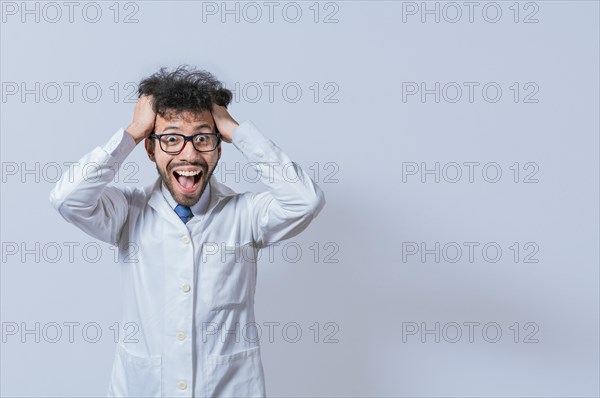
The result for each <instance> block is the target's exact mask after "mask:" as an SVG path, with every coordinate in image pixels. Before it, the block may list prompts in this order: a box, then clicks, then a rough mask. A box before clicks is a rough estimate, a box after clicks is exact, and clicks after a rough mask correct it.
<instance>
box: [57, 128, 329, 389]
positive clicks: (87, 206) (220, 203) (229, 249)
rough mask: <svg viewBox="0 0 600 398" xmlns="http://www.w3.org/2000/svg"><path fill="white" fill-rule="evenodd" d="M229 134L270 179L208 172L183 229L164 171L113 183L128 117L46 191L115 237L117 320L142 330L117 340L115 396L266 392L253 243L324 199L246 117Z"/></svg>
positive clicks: (104, 237) (74, 218) (283, 235)
mask: <svg viewBox="0 0 600 398" xmlns="http://www.w3.org/2000/svg"><path fill="white" fill-rule="evenodd" d="M127 139H129V141H127ZM232 141H233V144H234V146H235V147H236V148H237V149H238V150H240V151H241V152H242V153H243V154H244V155H245V157H246V158H247V160H248V161H249V162H252V163H253V164H255V167H256V170H257V172H259V173H260V175H261V181H262V182H263V183H264V184H265V185H266V186H267V188H268V190H267V191H265V192H261V193H252V192H246V193H241V194H238V193H235V192H234V191H233V190H231V189H230V188H228V187H227V186H225V185H223V184H221V183H219V182H218V181H217V180H216V178H215V177H214V175H213V176H212V177H211V179H210V184H211V189H210V202H209V206H208V210H207V212H206V214H205V215H204V217H203V218H202V221H201V222H198V223H195V224H193V226H191V227H190V228H189V230H188V227H187V226H186V225H185V224H183V223H182V222H181V220H180V219H179V218H178V216H177V214H176V213H175V212H174V211H173V209H172V208H171V207H170V206H169V204H168V202H167V200H166V199H165V197H164V196H163V195H162V193H161V189H160V187H161V180H160V178H159V179H157V180H156V182H155V183H154V184H153V185H152V186H149V187H147V188H145V189H139V188H131V187H127V188H125V189H121V188H117V187H114V186H109V185H108V184H109V183H110V182H111V181H112V179H113V177H114V173H115V171H116V169H117V168H118V167H119V166H120V165H121V164H122V161H123V160H124V159H125V158H126V156H127V155H128V154H129V153H130V152H131V150H132V149H133V146H134V144H131V142H132V140H131V137H130V136H128V135H127V134H126V133H123V129H119V131H118V132H117V134H115V136H114V137H113V138H112V139H111V140H110V141H109V143H107V145H105V146H104V147H97V148H95V149H94V150H93V151H92V152H90V153H88V154H87V155H85V156H84V157H83V158H82V159H81V160H80V161H79V163H78V165H77V166H76V167H73V168H71V169H70V170H69V172H68V173H65V175H63V176H62V178H61V180H60V181H59V182H58V183H57V184H56V186H55V187H54V189H53V190H52V192H51V194H50V201H51V203H52V205H53V206H54V207H55V208H56V209H57V210H58V211H59V212H60V214H61V215H62V216H63V217H64V218H65V219H66V220H68V221H69V222H71V223H73V224H74V225H76V226H77V227H79V228H80V229H82V230H83V231H84V232H86V233H87V234H89V235H91V236H93V237H95V238H97V239H100V240H101V241H104V242H108V243H111V244H116V245H118V247H119V258H120V262H119V268H120V271H121V297H122V300H123V304H122V305H123V307H122V310H123V318H122V324H121V325H120V326H121V330H123V328H124V327H125V325H128V326H127V328H128V329H127V331H128V332H130V333H131V335H130V337H131V339H130V340H137V342H125V341H120V342H119V343H118V344H117V347H116V353H115V358H114V362H113V368H112V375H111V381H110V386H109V388H108V396H110V397H112V396H119V397H121V396H129V397H192V396H196V397H200V396H207V397H212V396H244V397H250V396H266V388H265V382H264V375H263V367H262V361H261V355H260V344H259V339H257V338H256V335H255V334H254V333H253V332H255V331H256V328H255V327H253V326H252V325H253V322H255V317H254V292H255V285H256V275H257V267H256V261H255V259H256V258H257V252H258V250H259V249H260V248H263V247H265V246H267V245H269V244H271V243H275V242H278V241H281V240H283V239H288V238H291V237H293V236H295V235H297V234H298V233H300V232H301V231H303V230H304V229H305V228H306V227H307V226H308V224H309V223H310V222H311V220H312V219H313V218H314V217H316V216H317V214H318V213H319V212H320V211H321V209H322V208H323V206H324V204H325V199H324V195H323V192H322V191H321V189H320V188H319V187H318V186H317V185H316V184H315V183H314V182H313V181H312V180H311V179H310V177H309V176H308V175H307V174H306V173H305V172H304V171H303V170H302V169H301V168H300V167H299V166H298V165H297V164H295V163H293V162H292V161H291V160H290V159H289V158H288V157H287V155H285V154H284V153H283V152H282V151H281V149H280V148H279V147H277V146H276V145H275V144H274V143H273V142H272V141H270V140H269V139H268V138H266V137H265V136H264V135H263V134H262V133H261V132H260V131H259V130H258V129H257V128H256V126H254V124H252V122H250V121H246V122H244V123H242V124H241V125H240V126H239V127H238V128H237V129H236V131H235V133H234V135H233V140H232ZM224 145H226V144H224ZM97 173H99V174H97ZM284 173H285V175H284ZM85 176H91V178H86V177H85ZM97 176H99V178H94V177H97ZM129 322H132V323H131V324H128V323H129Z"/></svg>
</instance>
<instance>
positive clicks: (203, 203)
mask: <svg viewBox="0 0 600 398" xmlns="http://www.w3.org/2000/svg"><path fill="white" fill-rule="evenodd" d="M161 191H162V194H163V196H164V197H165V199H166V200H167V202H169V205H170V206H171V208H172V209H173V211H175V207H177V202H176V201H175V199H173V196H172V195H171V192H169V189H168V188H167V186H166V185H165V182H164V181H162V182H161ZM209 203H210V181H209V183H208V184H206V188H204V192H202V195H201V196H200V200H198V202H196V204H195V205H193V206H192V207H190V209H191V210H192V213H193V214H194V217H201V216H203V215H204V214H205V213H206V210H208V205H209Z"/></svg>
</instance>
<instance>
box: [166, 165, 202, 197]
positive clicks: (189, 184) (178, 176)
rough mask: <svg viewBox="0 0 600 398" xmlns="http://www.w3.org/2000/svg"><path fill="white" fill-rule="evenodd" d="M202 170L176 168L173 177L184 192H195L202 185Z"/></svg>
mask: <svg viewBox="0 0 600 398" xmlns="http://www.w3.org/2000/svg"><path fill="white" fill-rule="evenodd" d="M202 174H203V172H202V170H175V171H173V177H175V181H177V184H179V188H180V189H181V191H183V192H184V193H193V192H195V191H196V189H198V186H199V185H200V179H201V178H202Z"/></svg>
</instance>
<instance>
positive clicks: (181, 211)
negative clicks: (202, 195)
mask: <svg viewBox="0 0 600 398" xmlns="http://www.w3.org/2000/svg"><path fill="white" fill-rule="evenodd" d="M175 213H177V215H178V216H179V218H181V221H183V223H184V224H187V222H188V221H190V220H191V218H192V217H194V215H193V214H192V210H191V209H190V208H189V207H187V206H183V205H177V206H175Z"/></svg>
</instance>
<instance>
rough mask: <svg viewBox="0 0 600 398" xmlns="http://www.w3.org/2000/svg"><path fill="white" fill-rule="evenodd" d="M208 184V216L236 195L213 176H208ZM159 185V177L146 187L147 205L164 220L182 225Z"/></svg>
mask: <svg viewBox="0 0 600 398" xmlns="http://www.w3.org/2000/svg"><path fill="white" fill-rule="evenodd" d="M208 183H209V184H210V202H209V204H208V208H207V210H206V215H209V214H210V213H211V212H212V210H213V209H214V208H215V207H216V206H217V205H218V204H219V203H220V202H221V201H222V200H223V199H225V198H227V197H230V196H234V195H237V193H236V192H235V191H234V190H232V189H231V188H229V187H228V186H227V185H224V184H221V183H220V182H219V181H217V179H216V178H215V176H214V174H213V175H211V176H210V179H209V180H208ZM161 184H162V179H161V178H160V176H159V177H157V179H156V181H155V182H154V184H153V185H150V186H148V187H146V189H145V190H146V194H147V196H149V199H148V205H149V206H151V207H152V208H153V209H154V210H156V212H157V213H158V214H160V215H161V216H162V217H164V218H165V219H167V220H170V221H171V222H173V223H175V224H177V225H184V224H182V223H181V220H180V219H179V216H177V213H175V212H174V211H173V209H172V208H171V205H169V202H168V201H167V199H166V198H165V196H164V195H163V194H162V191H161Z"/></svg>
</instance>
